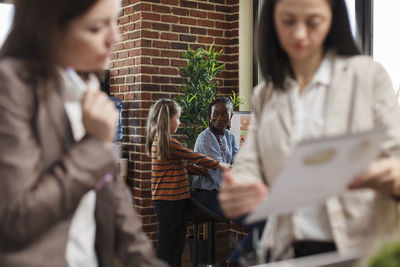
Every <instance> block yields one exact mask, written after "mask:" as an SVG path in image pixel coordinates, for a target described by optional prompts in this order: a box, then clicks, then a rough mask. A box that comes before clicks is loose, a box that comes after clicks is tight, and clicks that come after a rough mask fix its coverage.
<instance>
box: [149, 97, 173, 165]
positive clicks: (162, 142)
mask: <svg viewBox="0 0 400 267" xmlns="http://www.w3.org/2000/svg"><path fill="white" fill-rule="evenodd" d="M179 109H180V107H179V105H178V104H177V103H176V102H175V101H174V100H172V99H159V100H157V101H156V102H154V104H153V105H152V106H151V108H150V113H149V117H148V119H147V138H146V153H147V155H148V156H150V157H151V147H152V145H153V141H154V138H155V137H156V136H157V138H158V159H167V158H168V157H169V155H170V151H169V142H170V140H171V134H170V120H171V119H172V117H173V116H174V115H176V114H177V113H178V111H179Z"/></svg>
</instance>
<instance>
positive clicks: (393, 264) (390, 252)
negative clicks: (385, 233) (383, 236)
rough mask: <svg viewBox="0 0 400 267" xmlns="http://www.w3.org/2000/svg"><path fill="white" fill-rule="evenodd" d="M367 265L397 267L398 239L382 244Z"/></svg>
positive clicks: (399, 258) (399, 246)
mask: <svg viewBox="0 0 400 267" xmlns="http://www.w3.org/2000/svg"><path fill="white" fill-rule="evenodd" d="M368 266H369V267H397V266H400V241H394V242H392V243H389V244H387V245H384V246H383V247H382V248H381V249H380V250H379V251H378V252H377V253H376V254H375V255H373V256H372V257H371V258H370V260H369V262H368Z"/></svg>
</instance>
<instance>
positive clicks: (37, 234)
mask: <svg viewBox="0 0 400 267" xmlns="http://www.w3.org/2000/svg"><path fill="white" fill-rule="evenodd" d="M31 81H32V79H31V78H30V75H29V73H28V72H27V71H26V68H25V66H24V64H23V63H22V62H19V61H17V60H11V59H2V60H0V95H1V97H0V266H21V267H34V266H35V267H46V266H49V267H57V266H67V263H66V260H65V251H66V244H67V241H68V231H69V227H70V223H71V219H72V217H73V215H74V212H75V209H76V208H77V206H78V204H79V201H80V199H81V197H82V196H83V195H84V194H85V193H86V192H88V191H89V190H91V189H93V188H94V185H95V184H96V182H97V181H98V180H99V177H103V176H104V174H106V173H108V172H111V173H114V174H115V177H116V178H115V179H114V180H113V181H112V182H110V183H107V184H106V185H104V186H103V187H102V188H101V189H100V190H99V191H97V197H96V210H95V217H96V240H95V248H96V252H97V256H98V260H99V266H101V267H111V266H113V262H114V255H115V256H116V257H118V258H120V260H121V262H122V263H124V265H125V266H164V264H163V263H162V262H160V261H158V260H157V259H155V256H154V254H153V249H152V244H151V242H150V241H149V240H148V238H147V236H146V235H145V234H144V233H143V231H142V225H141V221H140V220H139V218H138V216H137V215H136V214H135V213H134V208H133V206H132V204H131V201H130V200H129V199H130V196H129V192H128V190H127V188H126V186H125V185H124V184H123V182H122V181H121V179H119V177H118V176H117V175H116V173H117V169H116V165H115V162H114V160H113V158H112V155H111V153H110V151H108V150H107V149H105V148H104V146H103V145H102V144H101V143H100V142H99V141H98V140H97V139H95V138H94V137H91V136H85V137H84V138H83V139H82V140H81V141H79V142H75V141H74V140H73V138H72V131H71V128H70V124H69V120H68V118H67V115H66V113H65V110H64V105H63V100H62V96H61V93H60V91H61V90H59V86H57V85H56V83H55V82H51V81H49V82H47V83H46V84H42V85H41V86H33V85H32V82H31ZM45 88H46V89H48V90H47V93H46V90H45Z"/></svg>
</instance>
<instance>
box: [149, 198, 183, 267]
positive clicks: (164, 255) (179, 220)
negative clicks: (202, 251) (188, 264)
mask: <svg viewBox="0 0 400 267" xmlns="http://www.w3.org/2000/svg"><path fill="white" fill-rule="evenodd" d="M187 205H188V200H187V199H183V200H177V201H165V200H155V201H154V210H155V213H156V216H157V222H158V234H157V237H158V242H157V248H156V253H157V257H158V258H159V259H162V260H164V261H166V262H167V263H168V264H169V265H170V266H172V267H180V266H181V260H182V252H183V248H184V246H185V237H186V210H187Z"/></svg>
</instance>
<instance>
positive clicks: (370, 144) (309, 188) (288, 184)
mask: <svg viewBox="0 0 400 267" xmlns="http://www.w3.org/2000/svg"><path fill="white" fill-rule="evenodd" d="M384 134H385V130H384V128H383V127H381V128H376V129H373V130H370V131H367V132H362V133H357V134H346V135H340V136H335V137H324V138H319V139H314V140H310V141H305V142H300V143H299V144H298V145H297V146H296V147H295V148H294V149H293V152H292V155H291V156H290V157H289V158H288V160H287V162H286V163H285V165H284V168H283V170H282V172H281V173H280V175H279V176H278V177H277V179H276V180H275V183H274V184H273V185H272V186H271V187H270V191H269V193H268V195H267V197H266V198H265V199H264V200H263V201H262V202H261V204H260V205H259V206H258V207H257V208H256V209H255V211H253V212H252V213H251V214H250V215H249V216H248V217H247V218H246V222H247V223H251V222H255V221H259V220H263V219H265V218H267V216H269V215H279V214H285V213H288V212H292V211H295V210H297V209H298V208H301V207H304V206H307V205H315V204H318V203H322V202H323V201H325V200H326V199H327V198H329V197H331V196H335V195H338V194H340V193H342V192H344V191H345V190H346V188H347V185H348V184H349V183H350V182H351V181H352V180H353V179H354V178H355V176H357V175H358V174H360V173H361V172H363V171H364V170H365V169H366V168H367V167H368V165H369V164H370V163H371V162H372V161H373V160H374V159H375V158H376V157H377V156H378V155H379V153H380V151H381V144H382V141H383V139H384Z"/></svg>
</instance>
